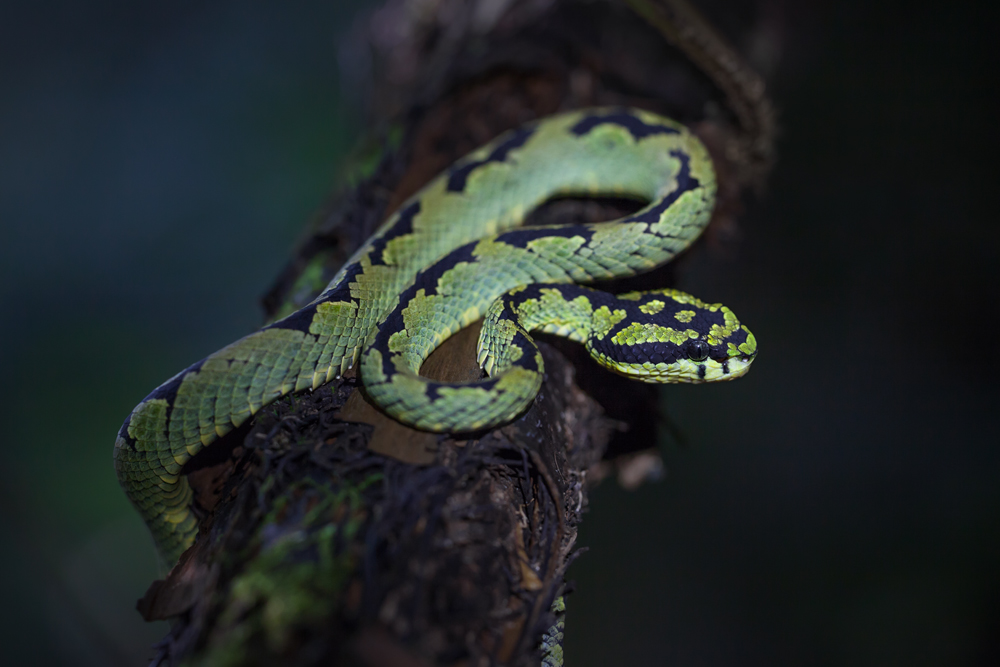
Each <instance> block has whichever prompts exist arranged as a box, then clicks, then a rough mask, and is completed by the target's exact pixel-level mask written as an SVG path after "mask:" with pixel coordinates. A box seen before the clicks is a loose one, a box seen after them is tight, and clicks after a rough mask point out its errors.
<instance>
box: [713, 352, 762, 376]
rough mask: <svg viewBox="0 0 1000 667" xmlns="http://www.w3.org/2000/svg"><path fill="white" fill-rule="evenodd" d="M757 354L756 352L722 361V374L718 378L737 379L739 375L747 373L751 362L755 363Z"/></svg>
mask: <svg viewBox="0 0 1000 667" xmlns="http://www.w3.org/2000/svg"><path fill="white" fill-rule="evenodd" d="M756 356H757V355H756V353H754V354H743V355H740V356H738V357H729V358H728V359H726V361H724V362H722V376H721V377H719V378H717V379H719V380H735V379H736V378H738V377H742V376H744V375H746V374H747V371H749V370H750V364H752V363H753V360H754V358H755V357H756Z"/></svg>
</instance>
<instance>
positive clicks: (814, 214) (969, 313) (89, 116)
mask: <svg viewBox="0 0 1000 667" xmlns="http://www.w3.org/2000/svg"><path fill="white" fill-rule="evenodd" d="M772 4H773V3H772ZM372 6H374V5H373V3H372V2H365V1H363V0H356V1H354V2H344V1H343V0H341V1H339V2H318V1H310V2H293V3H278V2H264V3H237V2H233V1H228V2H216V3H212V4H211V6H206V5H205V4H204V3H195V2H186V1H182V2H175V3H170V4H169V5H163V6H151V5H144V4H141V3H126V2H114V1H111V0H91V2H88V3H85V4H84V3H73V2H69V1H68V0H42V1H39V2H35V3H4V4H2V5H0V91H2V92H0V298H2V304H0V318H2V327H0V332H2V334H0V368H2V379H3V381H2V382H0V423H2V424H3V431H2V436H0V441H2V447H0V460H2V466H0V592H2V596H3V597H2V599H3V604H2V605H0V641H2V645H3V647H4V648H3V657H4V659H5V661H9V662H10V664H20V665H36V664H37V665H54V664H67V665H109V664H110V665H137V664H143V663H144V661H145V660H146V659H147V658H148V657H149V655H150V654H151V651H150V648H149V647H150V645H151V644H152V643H154V642H156V641H157V640H158V639H160V638H161V637H162V636H163V634H164V633H165V632H166V624H164V623H156V624H146V623H144V622H143V621H142V620H141V618H140V617H139V615H138V614H137V613H136V612H135V611H134V603H135V600H136V598H138V597H140V596H141V595H142V594H143V593H144V591H145V589H146V586H147V585H148V584H149V582H150V581H151V580H152V579H154V578H156V577H157V576H158V574H159V572H158V565H157V562H156V557H155V554H154V551H153V547H152V544H151V541H150V540H149V538H148V536H147V534H146V532H145V529H144V527H143V526H142V523H141V521H140V520H139V518H138V516H137V515H135V514H134V513H133V512H132V510H131V508H130V507H129V505H128V503H127V501H126V499H125V497H124V495H123V494H122V493H121V491H120V489H119V488H118V485H117V482H116V480H115V476H114V471H113V468H112V464H111V449H112V445H113V440H114V436H115V433H116V431H117V429H118V427H119V426H120V424H121V422H122V420H123V419H124V417H125V416H126V415H127V414H128V412H129V410H131V408H132V407H133V406H134V405H135V404H136V403H137V402H138V401H139V400H140V399H141V398H142V397H143V396H145V395H146V393H148V391H149V390H150V389H151V388H153V387H154V386H156V385H157V384H159V383H160V382H161V381H163V380H164V379H166V378H167V377H169V376H171V375H172V374H173V373H175V372H176V371H177V370H178V369H180V368H183V367H185V366H186V365H188V364H190V363H191V362H192V361H194V360H196V359H199V358H201V357H203V356H204V355H205V354H207V353H209V352H212V351H214V350H215V349H217V348H219V347H221V346H223V345H224V344H226V343H228V342H230V341H232V340H234V339H236V338H237V337H239V336H241V335H243V334H245V333H247V332H249V331H251V330H253V329H254V328H256V327H257V326H258V325H259V323H260V319H261V315H260V312H261V311H260V308H259V306H258V305H257V298H258V297H259V296H260V295H261V294H262V293H263V292H264V291H265V289H266V288H267V287H268V286H269V285H270V282H271V281H272V279H273V278H274V277H275V275H276V274H277V272H278V270H279V269H280V267H281V266H282V265H283V263H284V262H285V260H286V259H287V257H288V252H289V251H290V250H291V248H292V246H293V244H294V242H295V239H296V238H297V237H298V236H299V234H300V233H301V232H302V230H303V228H304V226H305V223H306V222H307V221H308V219H309V218H310V216H311V215H312V214H313V213H314V212H315V211H316V210H317V209H319V208H320V207H321V205H322V204H323V202H324V200H325V198H326V196H327V195H328V194H329V193H330V192H331V190H332V189H333V188H334V186H335V185H336V184H337V178H338V165H339V164H340V162H341V160H342V159H343V157H344V155H345V153H346V151H347V150H348V149H349V148H350V147H351V146H352V145H353V144H354V142H355V141H356V139H357V137H358V136H359V135H360V134H361V132H362V130H363V128H364V126H365V125H364V120H365V119H364V113H363V112H362V109H363V105H362V104H361V102H360V100H359V99H358V98H359V93H358V91H357V89H356V87H353V86H352V85H351V79H352V77H354V76H355V75H357V74H358V73H357V72H354V71H353V70H352V69H351V68H352V67H354V66H355V65H356V64H354V63H351V62H345V61H344V59H343V58H338V54H339V53H341V50H340V45H342V44H343V43H345V41H346V40H349V39H350V35H351V32H352V25H353V21H355V20H357V19H356V17H357V16H358V12H359V11H367V10H370V8H371V7H372ZM760 6H761V7H763V10H762V11H767V8H768V3H766V2H765V3H762V4H761V5H760ZM772 9H773V8H772ZM995 13H996V12H995V10H994V9H992V8H987V5H986V3H975V2H972V1H971V0H963V1H961V2H956V3H950V4H949V5H948V6H947V11H945V10H944V8H943V6H942V5H940V4H939V3H930V2H920V3H915V2H908V3H902V2H900V3H888V2H883V3H862V2H860V0H852V1H850V2H839V3H833V2H827V3H813V4H805V5H801V6H800V7H799V8H798V9H797V10H796V11H795V12H794V14H785V15H784V16H790V17H791V19H790V20H791V21H792V23H787V24H784V25H783V26H782V31H783V34H785V35H786V36H787V39H785V40H783V42H782V44H781V49H782V52H781V54H780V58H778V59H777V63H778V65H777V68H776V69H775V71H774V72H773V77H772V79H771V93H772V96H773V98H774V100H775V102H776V104H777V105H778V107H779V110H780V126H781V136H780V139H779V144H778V155H779V158H778V163H777V166H776V168H775V171H774V173H773V175H772V178H771V179H770V181H769V184H768V188H767V192H766V194H765V195H764V196H763V197H762V198H761V199H759V200H757V201H754V202H751V203H750V205H749V206H748V210H747V213H746V214H745V215H744V216H743V218H742V231H743V234H744V238H743V241H742V243H741V244H739V246H738V248H737V253H736V254H735V255H734V256H731V257H721V256H712V255H710V254H707V253H702V254H698V255H697V256H695V257H694V258H693V259H692V261H691V262H690V263H689V264H688V266H687V271H686V273H685V274H684V275H683V276H682V277H681V281H680V287H682V288H684V289H687V290H689V291H691V292H694V293H695V294H698V295H699V296H701V297H702V298H705V299H708V300H713V301H716V300H717V301H723V302H725V303H726V304H727V305H730V306H732V308H733V309H734V311H735V312H737V313H738V314H739V315H740V317H741V318H742V319H744V321H746V322H747V323H748V325H749V326H750V327H751V328H752V330H753V331H754V333H755V334H756V336H757V338H758V340H759V341H760V344H761V350H762V352H761V355H760V358H759V360H758V362H757V363H756V364H755V365H754V370H753V373H751V374H750V375H749V376H748V377H747V378H745V379H743V380H741V381H740V382H737V383H733V384H730V385H726V386H704V387H671V388H668V390H667V391H666V393H665V404H666V410H667V412H668V414H669V415H670V418H671V420H672V421H673V422H674V423H675V424H676V425H677V427H678V428H679V429H680V430H681V432H683V434H684V436H685V444H683V445H680V444H678V443H677V442H675V441H673V440H665V441H664V443H663V454H664V459H665V462H666V465H667V470H668V474H667V476H666V478H665V479H664V480H663V481H662V482H660V483H658V484H653V485H647V486H644V487H642V488H640V489H639V490H638V491H635V492H626V491H623V490H621V489H620V488H619V487H617V486H616V485H615V484H614V483H613V482H605V483H604V484H602V485H601V486H600V487H598V488H597V489H596V490H595V491H594V492H593V493H592V495H591V504H590V511H589V514H588V515H587V516H586V518H585V521H584V524H583V526H582V530H581V535H580V541H579V544H580V545H581V546H586V547H588V549H589V551H588V552H587V553H585V554H584V555H583V556H581V557H580V558H579V559H578V560H577V561H576V563H575V564H574V565H573V567H572V568H571V570H570V576H571V578H573V579H574V580H575V581H576V586H577V588H576V592H575V593H574V594H573V595H572V596H571V598H570V599H569V613H568V617H567V639H566V653H567V660H568V663H567V664H569V665H571V666H573V667H576V666H583V665H611V664H669V665H758V664H761V665H763V664H767V665H789V666H795V665H804V664H809V665H896V664H900V665H902V664H905V665H994V664H1000V572H998V568H997V564H998V563H1000V530H998V528H1000V486H998V484H997V480H998V478H1000V438H998V437H997V435H996V418H995V413H994V412H993V410H994V409H996V408H997V406H998V398H1000V397H998V389H997V381H996V378H997V375H998V373H1000V365H998V355H997V353H996V351H995V347H996V345H995V343H994V342H993V337H994V335H995V331H996V330H997V325H998V317H997V313H998V312H1000V304H998V299H997V294H996V287H995V285H994V283H995V282H996V276H995V267H996V266H997V260H998V259H1000V257H998V247H1000V244H998V241H1000V238H998V236H1000V232H998V224H997V223H996V221H995V218H996V217H997V216H996V213H995V212H994V205H993V202H992V197H991V196H990V192H992V191H993V190H991V186H993V183H994V181H995V176H996V171H997V170H996V167H995V161H996V159H997V157H996V156H998V155H1000V141H998V133H997V124H996V121H995V115H996V113H995V112H996V106H995V102H994V99H995V98H996V96H997V95H996V94H997V92H998V91H997V87H998V84H997V82H998V77H997V75H996V72H997V71H998V69H997V65H998V62H997V60H998V57H997V49H996V48H995V45H994V47H992V48H991V47H990V46H989V45H990V40H991V39H992V33H991V26H994V25H996V18H997V17H996V16H995ZM740 46H743V45H740Z"/></svg>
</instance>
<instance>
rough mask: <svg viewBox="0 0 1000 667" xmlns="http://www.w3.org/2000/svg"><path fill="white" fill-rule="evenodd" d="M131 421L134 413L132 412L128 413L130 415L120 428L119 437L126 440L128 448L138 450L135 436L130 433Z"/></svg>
mask: <svg viewBox="0 0 1000 667" xmlns="http://www.w3.org/2000/svg"><path fill="white" fill-rule="evenodd" d="M131 423H132V413H131V412H130V413H129V414H128V417H126V418H125V423H124V424H122V427H121V428H120V429H118V437H119V438H121V439H122V440H124V441H125V444H126V445H127V446H128V448H129V449H131V450H132V451H133V452H134V451H136V449H135V442H136V441H135V438H133V437H132V436H130V435H129V434H128V427H129V425H130V424H131Z"/></svg>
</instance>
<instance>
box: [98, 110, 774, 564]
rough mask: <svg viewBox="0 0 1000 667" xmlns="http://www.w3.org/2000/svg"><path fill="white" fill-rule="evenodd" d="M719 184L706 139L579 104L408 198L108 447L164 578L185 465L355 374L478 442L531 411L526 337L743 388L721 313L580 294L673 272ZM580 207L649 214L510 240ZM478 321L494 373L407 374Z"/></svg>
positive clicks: (650, 299) (654, 378) (174, 548)
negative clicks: (463, 379)
mask: <svg viewBox="0 0 1000 667" xmlns="http://www.w3.org/2000/svg"><path fill="white" fill-rule="evenodd" d="M715 189H716V183H715V173H714V170H713V167H712V161H711V159H710V157H709V154H708V152H707V150H706V149H705V147H704V145H703V144H702V143H701V142H700V141H699V140H698V139H697V138H696V137H695V136H694V134H692V133H691V132H690V131H689V130H688V129H687V128H685V127H684V126H683V125H681V124H679V123H677V122H675V121H673V120H670V119H667V118H664V117H662V116H659V115H656V114H653V113H650V112H647V111H643V110H638V109H626V108H605V109H587V110H578V111H572V112H568V113H561V114H558V115H554V116H550V117H547V118H544V119H541V120H538V121H535V122H532V123H529V124H526V125H523V126H521V127H519V128H517V129H514V130H511V131H509V132H507V133H506V134H504V135H501V136H500V137H498V138H497V139H496V140H494V141H493V142H492V143H490V144H488V145H486V146H484V147H482V148H480V149H478V150H476V151H474V152H472V153H470V154H469V155H467V156H466V157H464V158H462V159H461V160H459V161H457V162H456V163H455V164H453V165H452V166H451V167H449V168H448V169H446V170H445V171H444V172H443V173H441V174H440V175H438V176H437V177H436V178H434V179H433V180H432V181H431V182H430V183H429V184H427V185H426V186H425V187H424V188H423V189H422V190H420V191H419V192H418V193H416V194H415V195H413V196H412V197H410V199H408V200H407V201H406V202H404V203H403V204H402V205H401V206H400V207H399V208H398V210H397V211H396V212H395V213H393V214H392V215H391V216H390V217H389V218H388V219H387V220H386V221H385V222H384V223H383V224H382V226H381V227H380V228H379V229H378V230H377V231H376V232H375V234H374V235H373V236H372V237H371V238H370V239H368V241H367V242H366V243H365V244H364V245H363V246H361V248H360V249H358V251H357V252H355V253H354V255H353V256H352V257H351V258H350V259H349V260H348V261H347V263H346V264H345V265H344V266H343V268H341V270H340V271H339V273H337V275H336V276H335V277H334V278H333V280H332V281H331V282H330V283H329V285H328V286H327V287H326V289H325V290H324V291H323V292H322V293H321V294H320V295H319V296H318V297H316V299H315V300H313V301H312V302H311V303H310V304H308V305H306V306H305V307H303V308H301V309H300V310H298V311H296V312H294V313H292V314H291V315H289V316H287V317H285V318H283V319H281V320H279V321H277V322H274V323H272V324H270V325H268V326H265V327H264V328H262V329H260V330H259V331H257V332H255V333H252V334H250V335H248V336H246V337H244V338H242V339H240V340H238V341H236V342H234V343H232V344H230V345H228V346H226V347H224V348H222V349H221V350H219V351H218V352H215V353H214V354H211V355H209V356H208V357H206V358H205V359H203V360H201V361H199V362H197V363H196V364H194V365H192V366H190V367H188V368H186V369H184V370H183V371H181V372H180V373H178V374H177V375H175V376H174V377H172V378H170V379H169V380H167V381H166V382H165V383H163V384H162V385H160V386H159V387H157V388H156V389H155V390H153V392H152V393H150V394H149V395H148V396H147V397H146V398H145V399H143V400H142V402H141V403H139V405H138V406H136V407H135V409H134V410H132V413H131V414H130V415H129V417H128V418H127V419H126V420H125V423H124V424H123V425H122V427H121V429H120V431H119V433H118V437H117V439H116V442H115V449H114V461H115V470H116V472H117V474H118V479H119V482H120V483H121V485H122V487H123V488H124V490H125V493H126V494H127V495H128V497H129V499H130V500H131V502H132V503H133V505H134V506H135V507H136V508H137V509H138V511H139V512H140V513H141V515H142V517H143V519H144V520H145V522H146V524H147V525H148V526H149V529H150V531H151V532H152V534H153V537H154V540H155V542H156V545H157V547H158V549H159V551H160V553H161V554H162V556H163V558H164V559H165V560H166V562H167V563H168V564H172V563H174V562H175V561H176V560H177V558H178V557H179V556H180V554H181V553H182V552H183V551H184V550H185V549H186V548H187V547H188V546H190V545H191V544H192V542H193V541H194V539H195V536H196V534H197V520H196V516H195V514H194V513H193V512H192V507H191V503H192V492H191V489H190V487H189V486H188V483H187V478H186V477H185V476H184V474H183V470H182V469H183V466H184V464H185V463H186V462H187V461H188V460H189V459H190V458H191V457H192V456H194V455H195V454H197V453H198V452H199V451H200V450H202V449H203V448H204V447H207V446H209V445H211V444H212V443H213V442H215V441H216V440H217V439H219V438H220V437H222V436H224V435H225V434H226V433H228V432H230V431H231V430H232V429H234V428H236V427H238V426H240V425H241V424H243V423H244V422H246V421H247V420H248V419H250V418H251V417H252V416H253V415H254V413H256V412H257V411H258V410H260V409H261V408H262V407H263V406H265V405H267V404H269V403H271V402H272V401H274V400H275V399H277V398H279V397H281V396H284V395H286V394H289V393H295V392H302V391H306V390H312V389H316V388H318V387H319V386H321V385H322V384H324V383H326V382H329V381H331V380H332V379H334V378H337V377H340V375H341V374H342V373H343V372H345V371H347V370H348V369H350V368H352V367H353V366H354V364H355V363H356V362H359V361H360V377H361V381H362V383H363V385H364V388H365V390H366V392H367V393H368V395H369V396H370V397H371V399H372V400H373V401H374V402H375V403H376V404H377V405H379V406H380V407H381V408H382V410H384V411H385V412H386V413H388V414H389V415H390V416H392V417H394V418H395V419H397V420H399V421H401V422H403V423H406V424H409V425H412V426H414V427H416V428H420V429H424V430H429V431H437V432H469V431H476V430H482V429H486V428H490V427H493V426H496V425H498V424H502V423H504V422H507V421H510V420H512V419H514V418H515V417H516V416H517V415H518V414H519V413H521V412H522V411H523V410H524V409H525V408H526V407H527V406H528V405H529V404H530V403H531V402H532V400H533V399H534V397H535V394H536V393H537V392H538V389H539V387H540V385H541V381H542V376H543V371H544V369H543V365H542V358H541V355H540V354H539V352H538V349H537V348H536V347H535V345H534V343H533V342H532V339H531V336H530V333H531V331H542V332H547V333H553V334H557V335H561V336H566V337H568V338H570V339H572V340H575V341H580V342H582V343H584V344H585V345H586V347H587V349H588V350H589V351H590V353H591V355H592V356H593V358H594V359H596V360H597V362H598V363H600V364H602V365H604V366H606V367H608V368H610V369H611V370H613V371H616V372H618V373H624V374H626V375H629V376H632V377H635V378H637V379H639V380H644V381H648V382H710V381H714V380H728V379H732V378H735V377H738V376H740V375H743V374H744V373H745V372H746V371H747V369H748V368H749V366H750V363H751V362H752V361H753V359H754V357H755V355H756V352H757V343H756V340H755V339H754V337H753V335H752V334H751V333H750V331H749V330H748V329H747V328H746V327H745V326H743V325H742V324H741V323H740V322H739V320H738V319H737V318H736V316H735V315H734V314H733V312H732V311H731V310H730V309H728V308H726V307H725V306H722V305H721V304H710V303H705V302H702V301H700V300H698V299H696V298H694V297H692V296H690V295H688V294H685V293H683V292H679V291H676V290H670V289H666V290H658V291H654V292H647V293H630V294H623V295H620V296H613V295H611V294H607V293H603V292H598V291H595V290H593V289H589V288H587V287H583V286H581V285H579V283H587V282H592V281H595V280H607V279H613V278H621V277H625V276H631V275H634V274H636V273H639V272H643V271H648V270H650V269H653V268H655V267H657V266H660V265H662V264H664V263H666V262H668V261H670V260H671V258H673V257H674V256H675V255H676V254H677V253H678V252H680V251H682V250H683V249H685V248H686V247H688V246H689V245H690V244H691V242H692V241H693V240H694V239H695V238H696V237H697V236H698V235H699V234H700V233H701V231H702V229H704V227H705V226H706V224H707V223H708V219H709V216H710V215H711V211H712V208H713V205H714V199H715ZM581 195H584V196H613V197H620V198H632V199H637V200H641V201H644V202H647V204H648V205H646V206H645V207H644V208H642V209H641V210H639V211H638V212H637V213H635V214H633V215H629V216H626V217H624V218H621V219H619V220H616V221H613V222H606V223H597V224H567V225H557V226H539V227H534V226H529V227H525V226H520V227H519V225H520V224H521V223H522V222H523V220H524V218H525V216H526V214H527V213H529V212H530V211H531V210H532V209H534V208H535V207H537V206H538V205H540V204H542V203H544V202H545V201H547V200H550V199H553V198H556V197H565V196H581ZM484 315H485V324H484V327H483V331H482V334H481V337H480V342H479V362H480V363H481V364H482V366H483V367H484V369H485V370H486V371H487V373H488V376H487V377H486V378H484V379H482V380H481V381H479V382H473V383H470V384H462V385H458V384H448V383H442V382H436V381H432V380H430V379H427V378H424V377H422V376H420V375H419V373H418V371H419V369H420V365H421V363H422V362H423V360H424V359H426V358H427V356H428V355H429V354H430V353H431V352H432V351H433V350H434V349H435V348H436V347H437V346H438V345H440V344H441V343H442V342H443V341H444V340H445V339H447V338H448V337H449V336H451V335H452V334H454V333H455V332H457V331H458V330H459V329H461V328H462V327H464V326H467V325H469V324H471V323H472V322H474V321H476V320H478V319H479V318H481V317H483V316H484Z"/></svg>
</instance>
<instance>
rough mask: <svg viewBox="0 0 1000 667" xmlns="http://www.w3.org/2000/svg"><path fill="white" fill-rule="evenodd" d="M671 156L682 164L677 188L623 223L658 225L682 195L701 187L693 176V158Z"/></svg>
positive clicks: (683, 154)
mask: <svg viewBox="0 0 1000 667" xmlns="http://www.w3.org/2000/svg"><path fill="white" fill-rule="evenodd" d="M670 155H672V156H673V157H675V158H677V159H678V160H679V161H680V163H681V168H680V171H678V172H677V176H676V179H675V180H676V181H677V187H676V188H674V190H673V191H672V192H671V193H670V194H668V195H667V196H665V197H664V198H663V199H661V200H660V201H659V202H657V203H656V204H655V205H653V206H651V207H650V208H647V209H645V210H643V211H639V212H638V213H636V214H635V215H630V216H628V217H627V218H622V220H621V221H622V222H644V223H646V224H649V225H652V224H656V223H657V222H659V221H660V217H661V216H662V215H663V214H664V213H665V212H666V210H667V209H668V208H670V207H671V206H673V205H674V202H676V201H677V200H678V199H680V197H681V195H683V194H684V193H685V192H689V191H691V190H695V189H697V188H699V187H701V181H699V180H698V179H697V178H695V177H694V176H692V175H691V158H689V157H688V156H687V154H685V153H683V152H681V151H670ZM661 236H665V237H667V238H674V237H673V236H671V235H670V234H664V235H661Z"/></svg>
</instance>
